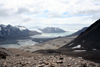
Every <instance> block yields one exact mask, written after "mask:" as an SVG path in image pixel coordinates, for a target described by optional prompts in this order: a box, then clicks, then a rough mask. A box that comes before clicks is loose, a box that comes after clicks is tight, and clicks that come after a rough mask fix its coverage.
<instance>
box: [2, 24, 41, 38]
mask: <svg viewBox="0 0 100 67" xmlns="http://www.w3.org/2000/svg"><path fill="white" fill-rule="evenodd" d="M36 34H40V33H38V32H37V31H30V30H28V29H27V28H25V27H24V26H11V25H0V40H2V39H5V38H15V37H23V36H30V35H36Z"/></svg>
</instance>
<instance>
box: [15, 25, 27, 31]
mask: <svg viewBox="0 0 100 67" xmlns="http://www.w3.org/2000/svg"><path fill="white" fill-rule="evenodd" d="M16 28H19V29H20V30H21V31H23V30H26V29H27V28H25V27H23V26H17V27H16Z"/></svg>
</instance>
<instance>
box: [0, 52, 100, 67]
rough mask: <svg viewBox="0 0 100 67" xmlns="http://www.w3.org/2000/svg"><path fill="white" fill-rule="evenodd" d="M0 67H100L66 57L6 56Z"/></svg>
mask: <svg viewBox="0 0 100 67" xmlns="http://www.w3.org/2000/svg"><path fill="white" fill-rule="evenodd" d="M0 67H100V64H98V63H94V62H92V61H87V60H83V59H82V58H81V57H77V58H74V57H68V56H66V55H39V54H38V55H37V54H35V55H34V56H30V57H25V56H19V55H17V56H8V57H7V58H6V59H0Z"/></svg>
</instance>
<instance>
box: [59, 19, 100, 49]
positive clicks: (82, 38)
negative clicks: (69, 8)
mask: <svg viewBox="0 0 100 67" xmlns="http://www.w3.org/2000/svg"><path fill="white" fill-rule="evenodd" d="M78 45H80V46H81V47H80V49H86V50H94V49H95V50H100V19H99V20H97V21H96V22H95V23H94V24H92V25H91V26H90V27H88V28H87V29H86V30H85V31H84V32H82V33H81V34H80V35H79V36H78V37H77V38H76V39H75V40H73V41H72V42H70V43H69V44H67V45H65V46H63V47H62V48H60V49H64V48H65V49H66V48H73V47H75V46H78Z"/></svg>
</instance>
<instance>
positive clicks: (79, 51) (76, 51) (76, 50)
mask: <svg viewBox="0 0 100 67" xmlns="http://www.w3.org/2000/svg"><path fill="white" fill-rule="evenodd" d="M85 51H86V50H74V52H85Z"/></svg>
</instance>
